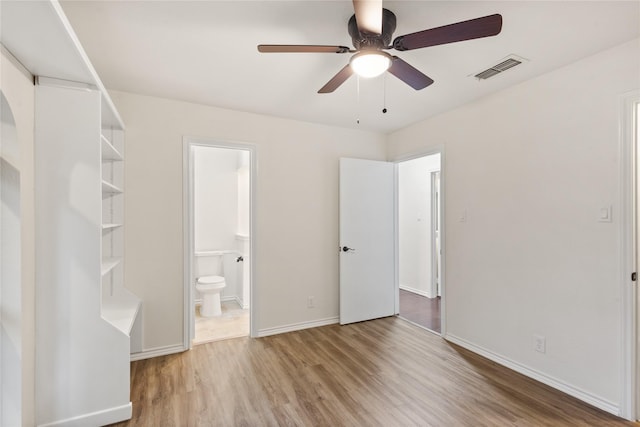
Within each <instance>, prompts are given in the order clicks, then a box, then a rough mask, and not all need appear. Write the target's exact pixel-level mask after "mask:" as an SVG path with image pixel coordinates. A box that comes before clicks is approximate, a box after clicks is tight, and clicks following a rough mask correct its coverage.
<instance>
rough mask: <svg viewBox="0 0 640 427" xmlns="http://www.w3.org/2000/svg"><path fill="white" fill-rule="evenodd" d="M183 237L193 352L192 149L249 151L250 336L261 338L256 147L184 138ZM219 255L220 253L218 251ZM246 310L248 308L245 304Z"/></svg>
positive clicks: (187, 328) (187, 331)
mask: <svg viewBox="0 0 640 427" xmlns="http://www.w3.org/2000/svg"><path fill="white" fill-rule="evenodd" d="M182 144H183V154H182V157H183V166H182V167H183V233H184V235H185V236H184V245H185V246H184V251H183V252H184V341H183V346H184V349H185V350H188V349H190V348H191V345H192V344H191V343H192V340H193V334H194V328H193V325H195V319H194V311H193V307H194V304H195V301H194V291H193V289H192V288H193V286H191V283H193V281H194V276H193V265H191V260H192V259H193V258H194V256H195V255H194V250H193V221H192V219H191V214H190V213H191V206H192V205H193V173H192V172H193V170H192V169H193V168H192V167H191V165H192V164H193V159H192V156H191V147H195V146H201V147H211V148H227V149H235V150H246V151H248V152H249V158H250V164H249V182H250V194H249V198H250V202H249V205H250V207H249V236H250V237H249V240H250V245H249V259H250V261H249V262H250V264H251V265H250V266H249V269H250V280H251V282H250V284H249V303H248V305H249V336H250V337H254V336H257V332H256V331H257V325H256V324H255V323H256V322H255V320H254V319H255V312H256V311H255V303H254V301H255V300H254V295H255V290H256V288H257V286H256V274H255V270H256V267H255V266H256V258H255V255H256V234H257V232H256V227H255V224H256V206H257V203H256V197H257V187H258V184H257V182H258V180H257V174H258V152H257V151H258V150H257V147H256V145H255V144H250V143H246V142H235V141H221V140H217V139H215V138H206V137H191V136H183V137H182ZM214 252H217V251H214ZM221 252H224V251H221ZM242 305H243V306H244V305H245V304H242Z"/></svg>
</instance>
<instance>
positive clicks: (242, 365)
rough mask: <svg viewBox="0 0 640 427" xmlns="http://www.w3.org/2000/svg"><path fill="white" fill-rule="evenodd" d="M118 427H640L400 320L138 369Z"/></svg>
mask: <svg viewBox="0 0 640 427" xmlns="http://www.w3.org/2000/svg"><path fill="white" fill-rule="evenodd" d="M131 374H132V392H131V400H132V402H133V418H132V419H131V420H130V421H129V422H126V423H120V424H117V426H153V427H158V426H367V427H368V426H385V427H388V426H455V427H459V426H473V427H480V426H492V427H493V426H532V427H533V426H535V427H543V426H554V427H555V426H572V427H573V426H638V424H635V423H631V422H626V421H624V420H621V419H619V418H616V417H614V416H613V415H610V414H607V413H605V412H603V411H600V410H598V409H595V408H593V407H590V406H589V405H586V404H584V403H582V402H580V401H578V400H576V399H574V398H572V397H570V396H567V395H565V394H563V393H561V392H559V391H556V390H554V389H552V388H550V387H547V386H545V385H543V384H540V383H538V382H536V381H534V380H531V379H529V378H526V377H524V376H522V375H520V374H517V373H515V372H513V371H511V370H509V369H506V368H504V367H502V366H499V365H497V364H495V363H493V362H491V361H488V360H487V359H484V358H482V357H480V356H478V355H476V354H473V353H471V352H469V351H466V350H464V349H462V348H460V347H457V346H455V345H452V344H449V343H447V342H446V341H444V340H443V339H442V338H440V337H439V336H437V335H435V334H432V333H430V332H429V331H426V330H424V329H422V328H420V327H417V326H415V325H413V324H411V323H409V322H406V321H404V320H402V319H399V318H396V317H388V318H384V319H378V320H374V321H369V322H361V323H356V324H352V325H347V326H339V325H330V326H325V327H320V328H314V329H306V330H302V331H296V332H291V333H287V334H281V335H274V336H271V337H265V338H259V339H251V338H236V339H228V340H223V341H217V342H213V343H209V344H203V345H199V346H197V347H194V348H193V349H192V350H191V351H188V352H185V353H182V354H176V355H169V356H163V357H157V358H153V359H147V360H140V361H137V362H133V363H132V365H131Z"/></svg>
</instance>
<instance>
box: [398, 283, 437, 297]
mask: <svg viewBox="0 0 640 427" xmlns="http://www.w3.org/2000/svg"><path fill="white" fill-rule="evenodd" d="M400 289H402V290H403V291H408V292H412V293H414V294H418V295H422V296H423V297H427V298H433V297H432V296H430V295H429V294H428V293H427V291H423V290H421V289H416V288H412V287H411V286H407V285H400Z"/></svg>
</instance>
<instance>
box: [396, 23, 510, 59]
mask: <svg viewBox="0 0 640 427" xmlns="http://www.w3.org/2000/svg"><path fill="white" fill-rule="evenodd" d="M501 29H502V15H500V14H494V15H489V16H484V17H482V18H476V19H470V20H468V21H462V22H457V23H455V24H449V25H445V26H443V27H437V28H431V29H429V30H424V31H418V32H417V33H411V34H406V35H404V36H399V37H396V39H395V40H394V41H393V48H394V49H396V50H399V51H403V50H412V49H420V48H423V47H429V46H437V45H441V44H446V43H454V42H460V41H463V40H471V39H479V38H481V37H489V36H495V35H496V34H499V33H500V30H501Z"/></svg>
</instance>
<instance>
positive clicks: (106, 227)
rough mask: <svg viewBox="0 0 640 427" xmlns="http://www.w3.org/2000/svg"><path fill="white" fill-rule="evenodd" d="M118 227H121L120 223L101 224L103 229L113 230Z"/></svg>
mask: <svg viewBox="0 0 640 427" xmlns="http://www.w3.org/2000/svg"><path fill="white" fill-rule="evenodd" d="M118 227H122V224H102V229H103V230H113V229H114V228H118Z"/></svg>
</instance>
